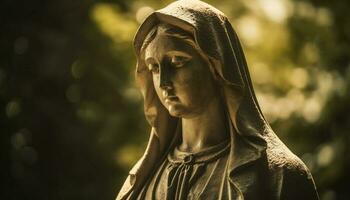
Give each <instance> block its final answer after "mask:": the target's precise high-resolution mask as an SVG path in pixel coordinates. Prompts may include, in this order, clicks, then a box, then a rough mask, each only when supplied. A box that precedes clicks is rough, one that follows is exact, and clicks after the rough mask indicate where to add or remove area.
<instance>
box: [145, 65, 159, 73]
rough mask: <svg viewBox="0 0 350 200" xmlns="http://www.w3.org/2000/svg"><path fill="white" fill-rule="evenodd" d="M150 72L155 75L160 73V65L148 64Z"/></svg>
mask: <svg viewBox="0 0 350 200" xmlns="http://www.w3.org/2000/svg"><path fill="white" fill-rule="evenodd" d="M147 67H148V70H149V71H150V72H152V73H153V74H158V73H159V65H158V64H148V66H147Z"/></svg>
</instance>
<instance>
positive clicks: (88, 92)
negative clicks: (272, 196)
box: [0, 0, 350, 200]
mask: <svg viewBox="0 0 350 200" xmlns="http://www.w3.org/2000/svg"><path fill="white" fill-rule="evenodd" d="M169 2H170V1H155V0H154V1H152V0H147V1H146V0H145V1H136V0H129V1H121V0H114V1H102V0H100V1H98V0H80V1H71V0H56V1H54V0H51V1H44V0H27V1H24V0H23V1H21V0H2V1H1V2H0V137H1V138H0V142H1V146H0V147H1V150H0V154H1V169H0V170H1V177H0V180H1V183H2V184H1V187H0V188H1V189H0V199H4V200H7V199H9V200H17V199H18V200H19V199H21V200H41V199H49V200H56V199H57V200H58V199H65V200H69V199H82V200H85V199H96V200H97V199H99V200H101V199H114V198H115V195H116V194H117V192H118V190H119V188H120V187H121V184H122V182H123V180H124V179H125V177H126V175H127V172H128V170H129V169H130V167H131V166H132V164H133V163H134V162H135V160H137V158H139V157H140V155H141V154H142V152H143V150H144V147H145V145H146V141H147V138H148V132H149V126H148V125H147V123H146V121H145V118H144V115H143V111H142V109H143V108H142V99H141V97H140V94H139V92H138V90H137V88H136V87H135V85H134V76H133V74H134V65H135V57H134V54H133V49H132V39H133V35H134V33H135V31H136V28H137V27H138V25H139V23H140V21H141V20H142V18H144V15H145V14H147V13H148V12H149V11H150V9H151V8H150V7H152V8H153V9H158V8H161V7H163V6H164V5H166V4H167V3H169ZM207 2H209V3H211V4H212V5H214V6H215V7H218V8H219V9H221V10H223V11H224V12H225V13H226V14H227V15H228V17H229V18H230V20H231V22H232V24H233V26H234V27H235V28H236V30H237V32H238V35H239V36H240V37H241V39H242V43H243V46H244V49H245V52H246V57H247V59H248V64H249V66H250V70H251V74H252V77H253V82H254V85H255V88H256V92H257V95H258V99H259V101H260V104H261V107H262V109H263V111H264V112H265V114H266V116H267V118H268V119H269V121H270V122H271V126H272V127H273V128H274V129H275V131H276V133H277V134H278V135H279V137H280V138H281V139H282V140H283V141H284V142H285V143H286V144H287V146H288V147H290V149H291V150H292V151H293V152H294V153H295V154H297V155H298V156H299V157H301V158H302V159H303V160H304V162H305V163H306V164H307V165H308V167H309V168H310V170H311V171H312V173H313V176H314V179H315V181H316V185H317V187H318V190H319V193H320V197H321V199H323V200H341V199H342V200H345V199H349V198H350V194H349V193H350V192H349V191H348V190H349V187H350V185H349V179H350V172H349V170H348V169H349V166H350V156H349V154H350V152H349V149H350V148H349V147H348V146H349V145H350V139H349V137H350V136H349V129H350V115H349V112H350V103H349V102H350V94H349V91H350V90H349V89H350V60H349V58H350V20H349V10H350V1H348V0H337V1H326V0H298V1H297V0H294V1H292V0H284V1H277V0H265V1H263V0H249V1H243V0H235V1H232V0H211V1H207ZM281 2H282V3H281ZM281 5H282V7H281ZM147 6H149V7H147ZM281 13H282V14H281Z"/></svg>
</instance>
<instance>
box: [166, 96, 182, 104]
mask: <svg viewBox="0 0 350 200" xmlns="http://www.w3.org/2000/svg"><path fill="white" fill-rule="evenodd" d="M164 99H165V103H171V102H176V101H178V100H179V98H178V97H177V96H165V97H164Z"/></svg>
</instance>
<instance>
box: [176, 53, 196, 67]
mask: <svg viewBox="0 0 350 200" xmlns="http://www.w3.org/2000/svg"><path fill="white" fill-rule="evenodd" d="M191 59H192V57H190V56H179V55H177V56H176V55H174V56H172V57H171V65H172V66H174V67H175V68H180V67H183V66H184V65H185V64H186V63H187V62H189V61H190V60H191Z"/></svg>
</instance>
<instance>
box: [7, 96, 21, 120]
mask: <svg viewBox="0 0 350 200" xmlns="http://www.w3.org/2000/svg"><path fill="white" fill-rule="evenodd" d="M20 112H21V105H20V103H19V102H18V101H17V100H12V101H10V102H9V103H8V104H7V105H6V115H7V117H8V118H12V117H15V116H16V115H18V114H19V113H20Z"/></svg>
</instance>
